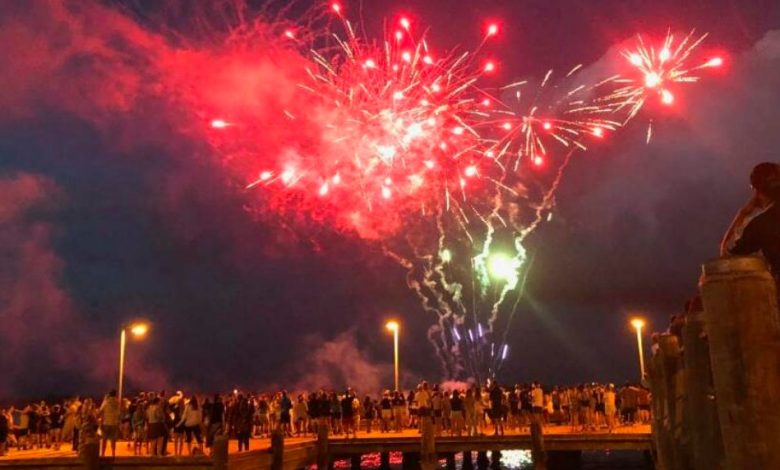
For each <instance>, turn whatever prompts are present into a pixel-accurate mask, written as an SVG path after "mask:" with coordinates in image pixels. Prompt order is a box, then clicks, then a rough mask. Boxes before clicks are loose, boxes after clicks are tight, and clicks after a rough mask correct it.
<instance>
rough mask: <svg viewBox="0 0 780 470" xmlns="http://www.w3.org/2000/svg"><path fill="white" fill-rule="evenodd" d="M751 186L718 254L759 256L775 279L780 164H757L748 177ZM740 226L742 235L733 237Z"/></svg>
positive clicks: (779, 257)
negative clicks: (756, 254)
mask: <svg viewBox="0 0 780 470" xmlns="http://www.w3.org/2000/svg"><path fill="white" fill-rule="evenodd" d="M750 185H751V186H752V187H753V196H752V197H751V198H750V200H749V201H748V202H747V204H745V206H743V207H742V209H740V210H739V212H738V213H737V216H736V217H735V218H734V221H733V222H732V223H731V226H730V227H729V230H728V231H727V232H726V235H725V236H724V237H723V242H722V243H721V254H723V255H726V254H730V255H750V254H753V253H761V254H763V255H764V257H765V258H766V260H767V262H768V263H769V267H770V268H771V270H772V273H773V274H774V276H775V279H777V277H778V275H780V204H778V201H780V165H778V164H776V163H761V164H759V165H757V166H756V167H755V168H753V171H752V172H751V174H750ZM758 211H760V212H759V213H758V214H757V215H755V216H753V217H752V219H751V218H750V217H751V216H752V215H753V214H756V212H758ZM748 219H750V220H749V222H747V224H746V225H745V221H747V220H748ZM743 225H744V227H745V228H744V230H742V234H741V235H739V236H736V234H737V231H738V229H739V227H741V226H743Z"/></svg>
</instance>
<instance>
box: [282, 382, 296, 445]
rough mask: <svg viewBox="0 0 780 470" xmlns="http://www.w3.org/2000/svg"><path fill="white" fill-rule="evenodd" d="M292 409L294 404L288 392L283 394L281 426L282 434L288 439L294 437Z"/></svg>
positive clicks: (285, 391)
mask: <svg viewBox="0 0 780 470" xmlns="http://www.w3.org/2000/svg"><path fill="white" fill-rule="evenodd" d="M292 408H293V402H292V400H291V399H290V397H289V395H288V394H287V390H284V391H283V392H282V398H281V399H279V410H280V413H279V424H280V425H281V429H282V432H283V433H285V434H286V435H287V437H292Z"/></svg>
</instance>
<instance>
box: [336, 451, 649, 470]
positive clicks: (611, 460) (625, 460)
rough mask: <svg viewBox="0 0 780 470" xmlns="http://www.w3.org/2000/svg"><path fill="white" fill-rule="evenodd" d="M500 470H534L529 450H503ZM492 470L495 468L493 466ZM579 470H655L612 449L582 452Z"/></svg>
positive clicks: (396, 457) (396, 468)
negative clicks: (610, 450) (608, 450)
mask: <svg viewBox="0 0 780 470" xmlns="http://www.w3.org/2000/svg"><path fill="white" fill-rule="evenodd" d="M401 458H402V454H401V453H400V452H391V453H390V468H391V469H392V470H400V469H401ZM488 458H489V459H491V460H492V455H491V453H490V452H488ZM462 460H463V457H462V454H460V453H459V454H457V455H456V459H455V465H456V468H458V469H460V468H461V465H462ZM472 462H473V463H474V468H475V470H476V469H477V453H476V452H474V453H472ZM379 464H380V459H379V454H378V453H375V454H366V455H364V456H363V458H362V459H361V463H360V468H361V469H368V470H374V469H378V468H379ZM335 467H336V468H338V469H349V468H350V467H351V464H350V461H349V460H340V461H337V462H335ZM439 468H440V469H446V468H447V466H446V461H445V460H440V461H439ZM499 468H500V469H501V470H532V469H533V462H532V461H531V452H530V451H528V450H511V451H502V452H501V460H500V467H499ZM491 470H496V469H495V468H492V469H491ZM580 470H653V464H652V462H650V461H648V460H647V458H646V457H645V454H644V453H643V452H637V451H612V452H583V453H582V466H581V467H580Z"/></svg>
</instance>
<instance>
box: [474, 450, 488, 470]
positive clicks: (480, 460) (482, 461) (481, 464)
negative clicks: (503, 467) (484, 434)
mask: <svg viewBox="0 0 780 470" xmlns="http://www.w3.org/2000/svg"><path fill="white" fill-rule="evenodd" d="M489 465H490V460H489V459H488V456H487V452H485V451H484V450H480V451H479V452H477V468H478V469H479V470H486V469H487V468H488V466H489Z"/></svg>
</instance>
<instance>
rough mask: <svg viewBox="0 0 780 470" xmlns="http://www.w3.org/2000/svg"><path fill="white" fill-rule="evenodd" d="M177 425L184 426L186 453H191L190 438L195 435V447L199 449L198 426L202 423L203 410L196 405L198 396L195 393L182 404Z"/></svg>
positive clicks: (199, 435)
mask: <svg viewBox="0 0 780 470" xmlns="http://www.w3.org/2000/svg"><path fill="white" fill-rule="evenodd" d="M178 425H179V426H183V427H184V434H185V435H186V440H187V453H188V454H190V455H192V438H193V437H195V442H196V445H195V448H196V449H199V448H200V446H201V444H202V442H203V439H202V438H201V434H200V427H201V426H202V425H203V411H202V410H201V409H200V407H199V406H198V397H196V396H195V395H193V396H191V397H190V401H189V402H188V403H187V404H186V405H185V406H184V412H183V413H182V415H181V420H180V421H179V424H178Z"/></svg>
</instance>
